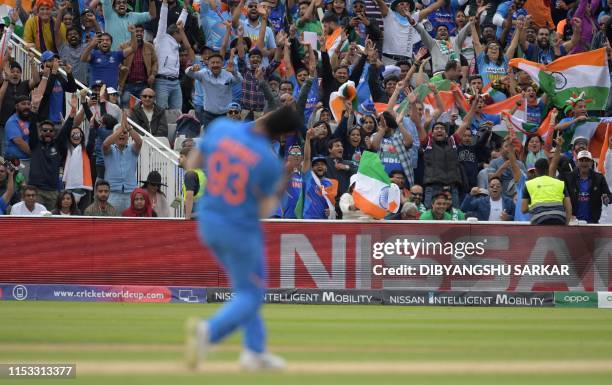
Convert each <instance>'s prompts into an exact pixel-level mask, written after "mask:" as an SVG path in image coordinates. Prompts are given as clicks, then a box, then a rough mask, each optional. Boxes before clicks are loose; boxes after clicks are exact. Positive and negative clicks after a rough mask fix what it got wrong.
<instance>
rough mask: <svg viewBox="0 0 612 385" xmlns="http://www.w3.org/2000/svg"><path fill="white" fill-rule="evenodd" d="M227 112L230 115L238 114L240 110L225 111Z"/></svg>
mask: <svg viewBox="0 0 612 385" xmlns="http://www.w3.org/2000/svg"><path fill="white" fill-rule="evenodd" d="M227 113H228V114H230V115H238V114H240V111H239V110H229V111H227Z"/></svg>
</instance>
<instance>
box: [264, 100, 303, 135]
mask: <svg viewBox="0 0 612 385" xmlns="http://www.w3.org/2000/svg"><path fill="white" fill-rule="evenodd" d="M303 125H304V120H303V118H302V117H301V116H300V113H299V112H297V111H296V110H295V108H293V107H291V106H283V107H281V108H279V109H277V110H274V111H272V112H270V113H269V114H268V116H266V127H267V131H268V133H269V134H270V136H271V137H273V138H274V137H278V136H280V135H283V134H288V133H290V132H296V131H298V130H299V129H300V128H301V127H302V126H303Z"/></svg>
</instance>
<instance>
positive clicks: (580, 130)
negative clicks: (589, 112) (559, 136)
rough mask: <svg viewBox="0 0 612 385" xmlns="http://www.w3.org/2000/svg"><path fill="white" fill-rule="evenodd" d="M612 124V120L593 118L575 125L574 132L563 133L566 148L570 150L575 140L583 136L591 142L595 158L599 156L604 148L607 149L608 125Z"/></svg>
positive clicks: (590, 146) (591, 150) (590, 147)
mask: <svg viewBox="0 0 612 385" xmlns="http://www.w3.org/2000/svg"><path fill="white" fill-rule="evenodd" d="M611 123H612V118H610V117H608V118H593V117H590V118H588V119H586V120H584V121H582V122H579V123H576V124H574V129H573V130H566V131H565V132H564V133H563V139H565V146H564V147H566V148H567V149H569V145H570V144H571V142H573V141H574V139H575V138H577V137H579V136H582V137H584V138H587V139H588V140H589V151H590V152H591V154H593V156H598V155H599V154H600V152H601V148H602V147H607V146H608V142H607V139H606V131H609V130H608V125H610V124H611Z"/></svg>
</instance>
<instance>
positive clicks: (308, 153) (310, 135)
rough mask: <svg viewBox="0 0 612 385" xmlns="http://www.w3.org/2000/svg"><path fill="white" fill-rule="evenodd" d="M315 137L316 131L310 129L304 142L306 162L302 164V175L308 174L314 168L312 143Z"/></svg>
mask: <svg viewBox="0 0 612 385" xmlns="http://www.w3.org/2000/svg"><path fill="white" fill-rule="evenodd" d="M313 137H314V129H313V128H309V129H308V130H307V131H306V139H305V140H304V161H303V162H302V173H307V172H308V171H310V167H311V166H312V156H311V149H310V142H311V140H312V138H313Z"/></svg>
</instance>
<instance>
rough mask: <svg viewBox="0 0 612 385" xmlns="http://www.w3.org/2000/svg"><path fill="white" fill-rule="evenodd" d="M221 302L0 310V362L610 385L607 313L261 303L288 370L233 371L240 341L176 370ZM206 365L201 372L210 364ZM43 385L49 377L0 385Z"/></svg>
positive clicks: (95, 370)
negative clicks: (190, 336) (186, 346)
mask: <svg viewBox="0 0 612 385" xmlns="http://www.w3.org/2000/svg"><path fill="white" fill-rule="evenodd" d="M215 309H217V305H186V304H121V303H69V302H0V362H3V363H7V362H14V363H38V362H56V363H77V379H76V380H61V381H53V382H52V383H53V384H100V385H102V384H105V385H106V384H117V385H123V384H143V385H144V384H146V385H162V384H163V385H167V384H171V385H181V384H224V385H225V384H249V385H250V384H316V385H322V384H351V385H353V384H376V385H379V384H397V383H408V382H410V383H413V384H453V385H457V384H470V385H477V384H492V383H495V384H496V385H502V384H538V385H542V384H555V385H560V384H606V385H607V384H610V381H611V380H610V378H612V377H611V375H612V312H611V311H607V310H604V309H533V308H467V307H456V308H448V307H385V306H314V305H313V306H306V305H302V306H299V305H296V306H293V305H266V306H265V308H264V309H265V310H264V316H265V319H266V321H267V324H268V329H269V346H270V351H273V352H276V353H279V354H280V355H282V356H283V357H285V358H286V359H287V360H288V362H289V370H288V372H286V373H276V374H264V375H261V374H259V375H252V374H245V373H242V372H240V371H239V370H238V364H237V357H238V354H239V352H240V337H239V336H238V335H237V336H234V337H232V338H230V339H229V340H227V341H225V342H224V343H223V344H221V345H219V346H218V347H216V349H215V350H214V351H213V353H212V355H211V356H210V359H209V360H208V361H206V362H205V363H204V365H203V369H202V371H201V372H198V373H193V372H188V371H187V370H186V369H183V366H182V362H181V361H182V343H183V324H184V322H185V320H186V319H187V318H188V317H190V316H194V315H198V316H202V317H206V316H208V315H210V314H211V313H212V312H213V311H214V310H215ZM206 364H208V368H207V367H206ZM5 383H6V384H10V383H15V384H17V383H24V384H25V383H27V384H37V383H41V384H46V383H49V382H48V381H46V380H27V381H7V380H3V379H0V384H5Z"/></svg>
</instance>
